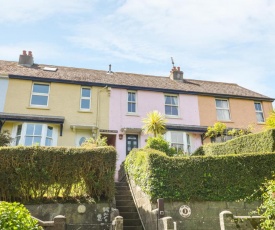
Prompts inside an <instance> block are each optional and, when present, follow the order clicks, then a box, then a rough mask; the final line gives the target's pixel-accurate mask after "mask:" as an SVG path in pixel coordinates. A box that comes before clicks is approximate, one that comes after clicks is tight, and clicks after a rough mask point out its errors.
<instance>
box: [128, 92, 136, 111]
mask: <svg viewBox="0 0 275 230" xmlns="http://www.w3.org/2000/svg"><path fill="white" fill-rule="evenodd" d="M129 93H132V94H135V101H129ZM129 103H131V104H134V105H135V112H132V111H129ZM127 113H128V114H137V92H136V91H127Z"/></svg>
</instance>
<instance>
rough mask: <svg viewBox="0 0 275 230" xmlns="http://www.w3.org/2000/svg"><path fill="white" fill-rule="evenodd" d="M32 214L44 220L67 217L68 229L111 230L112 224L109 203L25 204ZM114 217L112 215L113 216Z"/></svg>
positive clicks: (112, 211)
mask: <svg viewBox="0 0 275 230" xmlns="http://www.w3.org/2000/svg"><path fill="white" fill-rule="evenodd" d="M25 206H26V208H27V209H28V210H29V211H30V213H31V215H32V216H34V217H36V218H38V219H40V220H42V221H49V220H53V218H54V217H55V216H57V215H63V216H65V217H66V225H67V228H66V229H67V230H75V229H77V230H89V229H95V230H97V229H100V230H109V229H110V226H111V220H110V211H111V214H112V216H113V215H114V210H113V209H112V208H111V209H110V208H109V204H108V203H97V204H40V205H25ZM111 218H112V217H111Z"/></svg>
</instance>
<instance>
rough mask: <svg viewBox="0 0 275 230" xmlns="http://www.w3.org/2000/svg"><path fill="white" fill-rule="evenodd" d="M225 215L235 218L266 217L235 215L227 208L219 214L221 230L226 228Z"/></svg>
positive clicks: (259, 217)
mask: <svg viewBox="0 0 275 230" xmlns="http://www.w3.org/2000/svg"><path fill="white" fill-rule="evenodd" d="M224 215H230V216H232V218H233V219H265V217H264V216H235V215H233V214H232V212H230V211H227V210H225V211H222V212H221V213H220V214H219V217H220V227H221V230H225V225H224Z"/></svg>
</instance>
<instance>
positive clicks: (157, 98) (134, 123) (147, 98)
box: [109, 88, 201, 169]
mask: <svg viewBox="0 0 275 230" xmlns="http://www.w3.org/2000/svg"><path fill="white" fill-rule="evenodd" d="M136 94H137V113H136V114H129V113H127V95H128V91H127V90H126V89H114V88H113V89H112V91H111V96H110V119H109V124H110V125H109V127H110V129H111V130H117V131H118V134H122V135H123V138H122V140H120V139H119V137H118V135H117V139H116V149H117V152H118V154H119V155H118V161H117V169H119V166H120V164H121V163H122V162H123V161H124V160H125V158H126V134H125V133H124V132H122V131H121V129H122V128H129V127H131V128H139V129H140V128H142V126H143V125H144V124H143V122H142V119H143V118H145V117H146V116H147V114H148V113H149V112H152V111H153V110H157V111H159V112H160V113H162V114H165V101H164V95H165V94H164V93H161V92H150V91H142V90H139V91H136ZM166 119H167V123H168V124H180V125H200V120H199V108H198V99H197V96H194V95H179V116H178V117H177V118H169V117H167V118H166ZM127 134H137V135H139V144H140V145H139V147H144V146H145V144H146V139H147V138H148V136H147V135H144V134H143V133H127ZM191 142H192V145H193V150H195V149H196V148H197V147H199V146H200V145H201V138H200V135H197V134H192V135H191Z"/></svg>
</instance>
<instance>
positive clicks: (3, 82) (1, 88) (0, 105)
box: [0, 76, 9, 112]
mask: <svg viewBox="0 0 275 230" xmlns="http://www.w3.org/2000/svg"><path fill="white" fill-rule="evenodd" d="M8 84H9V79H8V77H5V76H0V112H3V111H4V106H5V101H6V94H7V90H8Z"/></svg>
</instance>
